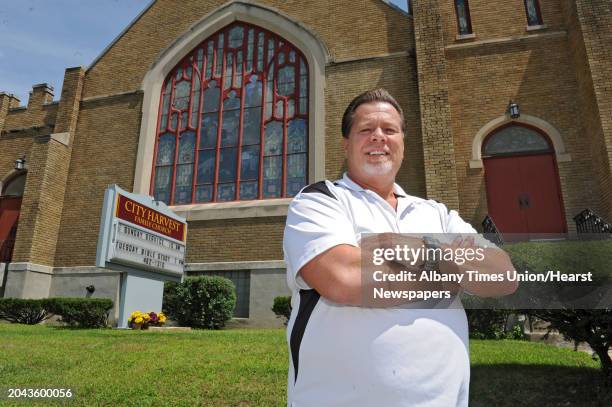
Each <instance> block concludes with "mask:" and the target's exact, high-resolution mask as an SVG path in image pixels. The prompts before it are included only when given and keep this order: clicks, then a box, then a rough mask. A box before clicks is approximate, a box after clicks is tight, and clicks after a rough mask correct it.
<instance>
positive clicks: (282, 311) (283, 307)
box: [272, 296, 291, 325]
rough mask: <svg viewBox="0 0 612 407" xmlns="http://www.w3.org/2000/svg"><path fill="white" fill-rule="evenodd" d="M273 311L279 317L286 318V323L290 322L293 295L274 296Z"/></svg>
mask: <svg viewBox="0 0 612 407" xmlns="http://www.w3.org/2000/svg"><path fill="white" fill-rule="evenodd" d="M272 311H273V312H274V313H275V314H276V315H277V316H278V317H279V318H285V322H284V323H285V325H287V322H289V317H290V316H291V297H287V296H281V297H275V298H274V304H273V305H272Z"/></svg>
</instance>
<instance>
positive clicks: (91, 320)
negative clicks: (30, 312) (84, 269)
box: [47, 298, 113, 328]
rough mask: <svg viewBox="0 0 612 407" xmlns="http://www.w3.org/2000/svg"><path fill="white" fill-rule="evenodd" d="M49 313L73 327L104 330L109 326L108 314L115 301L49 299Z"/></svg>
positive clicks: (103, 299) (99, 299) (102, 299)
mask: <svg viewBox="0 0 612 407" xmlns="http://www.w3.org/2000/svg"><path fill="white" fill-rule="evenodd" d="M47 301H48V303H47V304H48V305H47V307H48V310H49V312H51V313H53V314H55V315H58V316H59V317H60V321H61V322H64V323H66V324H68V325H70V326H72V327H81V328H103V327H106V326H107V325H108V313H109V311H110V310H111V309H112V308H113V301H112V300H110V299H108V298H49V299H48V300H47Z"/></svg>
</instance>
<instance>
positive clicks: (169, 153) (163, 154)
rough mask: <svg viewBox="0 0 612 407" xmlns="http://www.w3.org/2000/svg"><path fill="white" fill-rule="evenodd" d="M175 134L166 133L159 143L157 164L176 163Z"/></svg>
mask: <svg viewBox="0 0 612 407" xmlns="http://www.w3.org/2000/svg"><path fill="white" fill-rule="evenodd" d="M175 141H176V137H174V134H169V133H167V134H164V135H163V136H161V137H160V138H159V143H158V144H157V163H156V164H157V165H171V164H172V163H174V143H175Z"/></svg>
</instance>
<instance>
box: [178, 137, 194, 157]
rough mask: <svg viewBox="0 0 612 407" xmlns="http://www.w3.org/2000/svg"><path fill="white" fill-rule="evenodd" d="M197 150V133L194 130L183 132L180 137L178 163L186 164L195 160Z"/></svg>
mask: <svg viewBox="0 0 612 407" xmlns="http://www.w3.org/2000/svg"><path fill="white" fill-rule="evenodd" d="M194 152H195V133H194V132H193V131H186V132H184V133H183V134H181V137H180V139H179V154H178V163H179V164H186V163H192V162H193V155H194Z"/></svg>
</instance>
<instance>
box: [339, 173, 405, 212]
mask: <svg viewBox="0 0 612 407" xmlns="http://www.w3.org/2000/svg"><path fill="white" fill-rule="evenodd" d="M348 176H349V178H350V179H351V180H352V181H353V182H354V183H355V184H357V185H359V186H360V187H362V188H363V189H369V190H370V191H373V192H376V193H377V194H378V195H379V196H380V197H381V198H382V199H384V200H385V201H387V202H388V203H389V205H391V207H392V208H393V209H397V198H396V196H395V194H394V188H393V186H394V185H395V181H394V180H382V179H376V180H374V181H371V180H368V181H364V180H357V179H355V177H353V176H352V175H351V173H350V172H349V173H348Z"/></svg>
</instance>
